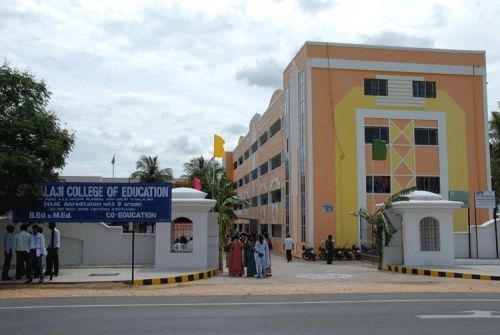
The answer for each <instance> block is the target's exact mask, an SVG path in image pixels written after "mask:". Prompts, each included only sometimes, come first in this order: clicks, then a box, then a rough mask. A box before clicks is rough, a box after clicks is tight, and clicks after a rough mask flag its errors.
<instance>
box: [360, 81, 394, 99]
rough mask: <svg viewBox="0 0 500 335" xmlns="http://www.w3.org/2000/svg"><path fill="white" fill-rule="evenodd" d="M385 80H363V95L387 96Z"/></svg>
mask: <svg viewBox="0 0 500 335" xmlns="http://www.w3.org/2000/svg"><path fill="white" fill-rule="evenodd" d="M387 91H388V90H387V79H369V78H365V95H381V96H387Z"/></svg>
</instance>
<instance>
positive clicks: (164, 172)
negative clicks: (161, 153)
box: [131, 155, 174, 183]
mask: <svg viewBox="0 0 500 335" xmlns="http://www.w3.org/2000/svg"><path fill="white" fill-rule="evenodd" d="M136 169H137V171H135V172H134V173H132V175H131V177H132V178H138V179H139V180H140V181H142V182H144V183H158V182H168V181H172V179H173V178H174V177H173V171H172V169H171V168H166V169H160V162H159V161H158V156H155V157H151V156H146V155H143V156H141V158H140V159H139V160H138V161H137V163H136Z"/></svg>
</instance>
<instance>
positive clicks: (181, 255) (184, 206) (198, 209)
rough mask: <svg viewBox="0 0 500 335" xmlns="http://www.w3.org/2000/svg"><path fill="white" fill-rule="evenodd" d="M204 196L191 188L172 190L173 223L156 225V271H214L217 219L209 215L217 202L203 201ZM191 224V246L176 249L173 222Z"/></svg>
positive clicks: (217, 238)
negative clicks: (171, 269)
mask: <svg viewBox="0 0 500 335" xmlns="http://www.w3.org/2000/svg"><path fill="white" fill-rule="evenodd" d="M206 196H207V194H206V193H205V192H201V191H198V190H195V189H192V188H186V187H179V188H174V189H173V190H172V215H171V217H172V221H171V222H165V223H161V222H159V223H157V224H156V234H155V235H156V237H155V267H156V268H199V269H204V268H215V267H216V266H217V264H218V253H217V250H218V240H219V233H218V232H219V230H218V227H217V215H216V214H215V213H209V211H210V209H212V208H213V207H214V206H215V203H216V201H215V200H213V199H205V197H206ZM176 220H177V221H182V222H183V223H182V224H184V225H185V224H186V222H191V223H192V230H191V235H192V236H188V239H189V237H192V242H190V243H189V246H186V245H183V246H182V248H181V247H176V246H175V238H176V236H175V234H176V231H177V230H176V229H175V224H176V223H175V222H176Z"/></svg>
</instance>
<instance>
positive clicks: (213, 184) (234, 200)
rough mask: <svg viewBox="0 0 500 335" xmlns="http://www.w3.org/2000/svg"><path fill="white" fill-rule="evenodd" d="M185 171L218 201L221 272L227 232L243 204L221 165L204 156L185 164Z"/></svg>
mask: <svg viewBox="0 0 500 335" xmlns="http://www.w3.org/2000/svg"><path fill="white" fill-rule="evenodd" d="M184 171H185V173H186V175H187V176H188V177H189V178H190V180H192V179H193V178H199V179H200V180H201V185H202V190H203V191H204V192H206V193H207V194H208V197H209V198H211V199H214V200H216V204H215V211H216V212H217V213H218V224H219V240H220V248H219V270H221V271H222V269H223V266H222V252H223V249H222V247H223V246H224V244H225V243H226V242H227V241H224V240H223V239H224V237H225V232H226V229H227V227H228V226H230V225H231V224H232V223H233V221H234V220H236V219H237V218H238V217H237V215H236V213H235V210H234V208H235V206H236V205H239V204H242V203H243V201H242V200H240V199H239V198H238V196H237V194H236V187H235V185H234V183H233V182H232V181H231V180H229V178H228V177H227V175H226V173H225V171H224V169H223V168H222V166H221V165H220V163H219V162H218V161H217V160H215V159H214V158H211V159H209V160H207V159H205V158H203V156H200V157H195V158H192V159H191V160H190V161H189V163H184Z"/></svg>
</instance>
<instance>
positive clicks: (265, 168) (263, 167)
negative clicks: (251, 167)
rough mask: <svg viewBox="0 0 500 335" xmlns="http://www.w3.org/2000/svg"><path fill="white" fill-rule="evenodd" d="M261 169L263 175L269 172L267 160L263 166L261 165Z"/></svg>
mask: <svg viewBox="0 0 500 335" xmlns="http://www.w3.org/2000/svg"><path fill="white" fill-rule="evenodd" d="M259 170H260V175H261V176H263V175H265V174H266V173H267V171H268V167H267V162H265V163H264V164H262V165H261V166H259Z"/></svg>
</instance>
